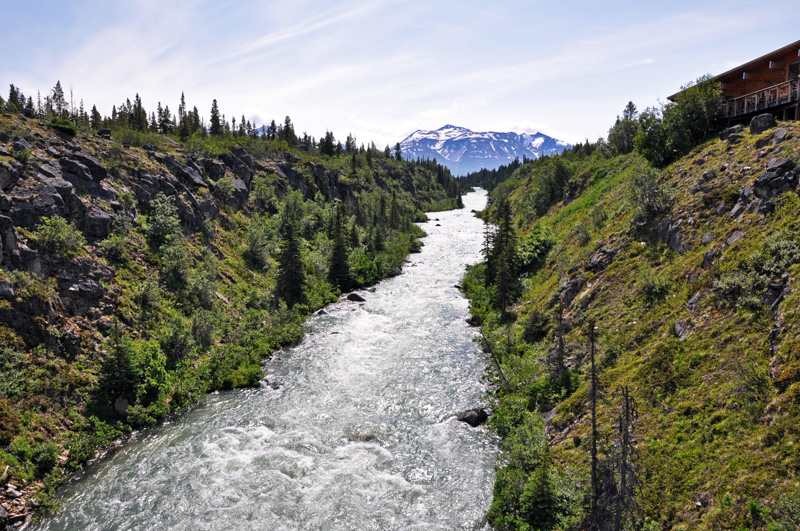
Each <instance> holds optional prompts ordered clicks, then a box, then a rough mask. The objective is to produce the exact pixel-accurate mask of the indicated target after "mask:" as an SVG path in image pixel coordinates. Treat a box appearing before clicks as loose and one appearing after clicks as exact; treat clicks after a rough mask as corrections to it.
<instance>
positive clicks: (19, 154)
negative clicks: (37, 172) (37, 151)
mask: <svg viewBox="0 0 800 531" xmlns="http://www.w3.org/2000/svg"><path fill="white" fill-rule="evenodd" d="M31 156H32V151H31V150H30V149H20V150H17V151H14V155H13V157H14V159H15V160H16V161H17V162H19V163H20V164H22V165H23V166H27V165H28V162H30V160H31Z"/></svg>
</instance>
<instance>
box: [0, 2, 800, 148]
mask: <svg viewBox="0 0 800 531" xmlns="http://www.w3.org/2000/svg"><path fill="white" fill-rule="evenodd" d="M41 3H46V4H48V5H49V6H50V8H49V9H44V10H39V12H38V13H37V14H36V15H35V16H34V15H33V14H32V13H30V12H31V11H33V10H36V9H37V6H36V5H34V4H37V2H31V3H23V2H18V3H14V4H13V5H12V7H10V12H9V15H10V16H12V17H13V18H14V19H15V20H21V21H22V22H21V24H22V27H21V28H17V29H15V30H12V31H11V32H7V33H6V36H5V37H4V36H0V43H2V39H9V40H11V39H17V40H19V39H24V38H25V35H27V34H28V33H31V34H33V33H32V32H35V34H36V35H37V38H36V39H31V40H30V42H25V43H24V45H25V46H24V49H25V51H26V53H25V54H24V56H23V57H20V55H21V54H10V56H9V58H8V60H6V61H4V64H3V65H0V82H5V83H6V84H8V83H15V84H17V85H18V86H20V88H22V89H23V91H24V92H25V93H26V94H33V95H35V94H36V91H37V90H41V91H42V93H46V92H47V91H48V90H49V89H50V88H51V87H52V86H53V85H54V84H55V81H56V79H59V80H60V81H61V82H62V84H63V85H65V86H68V87H73V86H74V89H75V95H76V97H78V98H83V99H84V101H85V103H86V104H87V106H89V107H91V105H92V104H95V103H96V104H97V106H98V109H99V110H100V112H101V113H104V114H110V111H111V105H113V104H119V103H121V102H122V101H124V100H125V98H133V96H134V94H136V93H139V94H140V95H141V97H142V99H143V101H144V103H145V107H146V108H147V109H148V110H153V109H154V108H155V107H156V104H157V102H162V103H163V104H167V105H170V107H172V108H173V110H174V108H175V107H177V103H178V100H179V98H180V94H181V92H185V94H186V98H187V103H188V104H189V106H190V107H191V106H193V105H196V106H197V107H198V109H199V110H200V112H201V114H204V115H207V114H208V109H209V108H210V104H211V100H212V99H217V100H218V101H219V104H220V108H221V110H222V112H224V113H227V114H228V116H229V117H230V116H237V117H238V116H240V115H241V114H245V116H246V117H247V118H248V119H251V120H253V121H256V122H258V123H259V124H260V123H264V122H268V121H269V120H271V119H273V118H274V119H275V120H276V121H282V119H283V117H284V116H286V115H289V116H291V117H292V119H293V121H294V123H295V125H296V127H297V128H298V129H299V130H300V131H307V132H308V133H309V134H312V135H313V136H316V137H319V136H320V135H322V134H324V133H325V131H327V130H330V131H333V132H334V134H335V135H336V136H337V137H342V138H343V137H344V136H346V135H347V134H348V133H353V134H355V135H356V137H357V138H358V139H359V142H365V143H366V142H369V141H370V140H373V141H375V143H376V144H377V145H379V146H383V145H386V144H394V142H396V141H399V140H401V139H402V138H404V137H405V136H406V135H407V134H410V133H411V132H413V131H414V130H416V129H434V128H438V127H441V126H442V125H444V124H445V123H453V124H456V125H462V126H465V127H469V128H471V129H476V130H502V129H504V128H513V130H520V131H527V132H531V131H533V130H535V129H540V130H542V131H543V132H545V133H547V134H550V135H553V136H556V137H557V138H561V139H564V140H568V141H571V142H575V141H580V140H582V139H583V138H596V137H598V136H601V135H604V134H605V132H606V131H607V130H608V127H609V126H610V125H611V123H613V120H614V117H615V116H616V115H617V114H618V113H619V112H620V111H621V109H622V108H623V107H624V105H625V103H626V102H627V101H628V100H633V101H634V102H635V103H636V104H637V105H638V106H639V108H643V107H645V106H648V105H654V104H657V101H658V99H659V98H662V99H663V96H664V95H668V94H671V93H672V92H674V91H675V90H676V89H677V88H678V87H679V86H680V85H681V84H683V83H685V82H686V81H688V80H690V79H694V78H696V77H698V76H699V75H702V74H705V73H707V72H720V71H724V70H725V69H727V68H728V67H729V66H730V65H735V64H737V62H739V61H745V60H748V59H751V58H753V57H757V56H759V55H761V54H763V53H765V52H767V51H769V50H770V49H773V48H775V47H778V46H782V45H784V44H787V43H789V42H792V41H794V40H797V38H798V36H797V34H796V33H795V30H794V28H793V25H792V24H791V20H794V19H796V17H793V16H791V14H792V13H795V12H798V11H799V10H800V8H798V7H797V6H795V5H794V3H790V2H789V1H788V0H775V1H774V2H773V5H772V7H773V8H774V9H777V10H778V11H781V12H784V13H786V16H785V17H782V19H781V20H777V21H776V20H775V18H774V17H773V16H772V15H770V14H768V13H764V10H763V9H762V7H759V6H753V5H751V3H749V2H745V1H743V0H726V1H725V2H723V1H722V0H712V1H710V2H705V3H702V4H703V5H699V4H701V3H697V2H693V1H689V0H676V1H675V2H672V3H670V4H669V5H664V6H661V7H658V8H656V7H654V6H650V5H649V4H644V3H632V2H620V3H612V4H603V5H602V6H601V5H598V4H597V3H594V2H588V1H576V2H575V3H573V4H570V7H569V9H565V8H564V6H563V5H560V4H559V5H554V3H552V2H545V1H542V0H532V1H524V0H504V1H500V2H497V3H494V4H491V5H488V4H486V3H485V2H479V1H477V0H446V1H442V2H428V1H427V0H373V1H372V2H369V3H364V2H357V1H355V0H339V1H333V2H328V3H325V4H324V5H322V6H321V5H320V3H318V2H317V3H312V2H308V1H306V0H297V1H295V2H292V3H288V4H287V3H286V2H275V1H266V2H255V1H246V2H245V1H235V2H234V1H227V2H220V1H210V0H209V1H205V2H197V1H188V0H186V1H176V2H168V3H165V2H159V1H156V0H146V1H142V2H136V3H135V4H134V3H115V2H100V1H99V0H75V1H74V2H67V3H59V2H52V1H50V2H45V1H43V2H41ZM39 7H40V6H39ZM48 13H50V14H49V15H48ZM48 17H50V18H48ZM26 26H29V27H26ZM766 28H769V30H770V31H769V32H768V33H767V34H765V33H764V31H760V30H764V29H766ZM63 35H67V36H68V37H69V38H58V37H59V36H63ZM5 44H11V46H10V47H11V48H12V49H13V48H15V47H16V48H19V49H22V48H21V47H20V45H19V44H17V43H15V42H14V43H5ZM8 48H9V47H8V46H7V47H6V49H8Z"/></svg>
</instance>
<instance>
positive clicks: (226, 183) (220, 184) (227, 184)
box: [214, 177, 236, 203]
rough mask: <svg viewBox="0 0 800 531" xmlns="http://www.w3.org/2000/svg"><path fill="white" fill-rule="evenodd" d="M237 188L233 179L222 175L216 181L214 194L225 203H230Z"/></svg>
mask: <svg viewBox="0 0 800 531" xmlns="http://www.w3.org/2000/svg"><path fill="white" fill-rule="evenodd" d="M234 193H236V188H234V187H233V179H231V178H230V177H222V178H220V179H219V180H217V182H216V183H214V195H215V196H217V198H219V200H220V201H222V202H223V203H230V201H231V199H233V194H234Z"/></svg>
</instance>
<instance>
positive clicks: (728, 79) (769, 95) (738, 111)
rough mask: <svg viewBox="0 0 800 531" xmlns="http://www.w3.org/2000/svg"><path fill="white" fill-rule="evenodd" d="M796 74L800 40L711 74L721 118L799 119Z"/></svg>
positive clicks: (799, 65) (797, 72) (672, 99)
mask: <svg viewBox="0 0 800 531" xmlns="http://www.w3.org/2000/svg"><path fill="white" fill-rule="evenodd" d="M798 74H800V41H797V42H794V43H792V44H789V45H788V46H784V47H783V48H779V49H777V50H775V51H773V52H770V53H768V54H766V55H763V56H761V57H759V58H758V59H753V60H752V61H750V62H748V63H745V64H743V65H740V66H737V67H736V68H733V69H731V70H728V71H727V72H725V73H724V74H719V75H717V76H714V77H713V78H712V80H713V81H715V82H719V84H720V88H721V89H722V108H721V109H720V114H721V115H720V118H722V119H723V120H726V121H728V122H740V121H746V120H749V119H750V118H752V117H753V116H754V115H756V114H763V113H765V112H769V113H772V114H774V115H775V117H776V118H778V119H779V120H800V107H799V106H798V102H799V99H798V96H800V93H799V91H798V88H799V87H798V83H800V80H799V79H798ZM678 94H680V92H679V93H678ZM675 96H677V94H674V95H672V96H670V97H669V98H668V99H669V100H670V101H675V100H674V98H675Z"/></svg>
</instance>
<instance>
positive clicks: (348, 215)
mask: <svg viewBox="0 0 800 531" xmlns="http://www.w3.org/2000/svg"><path fill="white" fill-rule="evenodd" d="M57 88H58V87H57ZM10 100H11V104H10V106H9V107H8V108H9V110H12V111H20V110H22V109H24V108H25V105H27V103H25V102H28V101H29V98H28V99H26V98H24V97H23V96H21V93H20V92H19V91H18V89H16V88H15V87H13V86H12V98H10ZM20 102H23V103H22V107H20ZM6 105H7V106H8V105H9V104H8V103H6ZM214 106H215V107H216V102H215V105H214ZM40 111H41V112H40ZM217 112H218V109H217ZM167 113H168V109H167V108H164V109H160V110H159V116H155V115H154V120H150V119H149V117H148V115H147V113H145V112H144V109H143V107H142V103H141V100H140V99H139V98H138V96H137V98H135V99H134V102H133V103H130V102H127V103H126V104H125V105H122V106H120V107H119V108H116V107H115V109H114V113H113V114H112V116H110V117H100V116H99V113H97V112H96V109H92V112H90V113H86V115H85V116H84V115H81V114H78V115H75V116H72V115H70V113H69V112H68V110H67V108H66V107H64V106H63V105H62V104H61V103H60V100H59V94H58V90H56V89H54V91H53V93H51V94H50V95H49V96H48V98H46V101H45V105H44V106H43V108H42V109H41V110H37V109H35V108H34V109H33V111H31V112H30V113H28V114H32V115H33V118H30V117H28V118H24V117H22V116H20V115H13V116H11V117H10V118H9V117H0V131H3V132H6V133H9V136H11V137H13V136H20V137H23V138H27V139H29V141H30V142H31V143H32V144H33V147H34V149H33V152H34V155H33V156H34V157H38V159H37V162H36V163H37V164H39V163H48V162H49V163H51V164H54V165H55V166H57V165H58V164H57V162H52V161H49V159H48V157H50V156H51V155H50V154H49V153H48V152H47V151H46V150H45V149H44V147H45V146H56V147H55V148H53V149H58V146H61V145H63V136H61V135H63V134H64V133H68V134H69V132H70V131H69V130H71V128H75V130H76V131H77V134H75V136H74V138H72V139H71V140H70V142H72V143H73V144H75V145H77V146H79V147H80V148H81V153H83V154H84V155H85V156H87V157H93V158H94V159H96V160H97V161H98V163H99V164H100V165H102V166H103V167H104V168H106V169H107V171H108V176H107V177H104V179H103V183H102V184H103V190H102V191H101V194H100V195H98V196H94V195H93V193H94V192H92V191H88V192H87V191H84V190H81V191H80V201H81V202H82V203H83V204H84V205H92V208H95V209H101V208H102V209H103V210H104V211H106V212H108V213H109V215H110V216H111V217H112V218H113V219H111V221H110V226H109V228H108V234H107V235H106V236H103V237H96V236H90V235H89V234H88V233H86V234H84V232H82V231H83V230H85V227H86V226H87V225H86V224H85V220H84V224H81V222H78V223H74V222H73V221H70V220H68V219H66V218H65V217H61V216H57V215H53V216H44V217H42V218H41V219H40V220H39V221H38V222H37V223H36V224H35V226H32V227H30V228H29V229H17V231H16V234H17V238H18V243H19V244H20V245H23V244H24V245H26V246H27V247H28V248H29V249H31V252H34V251H35V252H36V253H38V254H37V259H38V260H39V262H38V264H39V265H40V266H41V268H42V270H44V271H47V272H48V273H47V275H48V276H42V275H40V274H38V273H36V272H35V271H22V270H18V269H15V268H14V267H8V268H3V269H0V286H3V289H4V290H5V291H4V292H3V297H2V298H0V473H3V480H2V481H4V482H5V481H10V482H13V483H14V484H15V485H17V486H19V487H20V488H24V489H26V496H29V495H30V493H31V492H35V493H36V499H37V500H38V501H36V502H32V503H38V504H44V505H47V504H49V503H50V502H51V501H52V499H51V497H52V495H53V492H54V490H53V489H54V487H55V486H56V485H57V484H59V483H60V482H61V481H63V480H64V479H65V478H66V477H67V476H68V474H69V473H71V472H72V471H74V470H76V469H78V468H80V467H81V466H83V465H84V464H85V463H86V462H87V461H88V460H90V459H92V458H93V457H94V456H95V455H96V453H97V452H98V450H102V449H103V448H104V447H107V446H109V445H111V444H112V443H113V442H114V441H115V440H118V439H120V438H121V437H124V436H125V434H127V433H129V432H130V431H131V430H133V429H138V428H141V427H145V426H148V425H151V424H153V423H155V422H158V421H159V420H160V419H163V418H164V417H165V416H167V415H169V414H171V413H173V412H176V411H180V410H181V409H183V408H185V407H187V406H189V405H191V404H193V403H195V402H197V401H198V400H201V399H202V397H203V396H204V395H205V394H206V393H208V392H210V391H213V390H219V389H234V388H239V387H249V386H258V385H259V381H260V379H261V378H262V371H261V364H262V363H263V361H264V360H265V359H268V358H269V357H270V356H271V354H272V353H273V352H275V351H276V350H278V349H280V348H283V347H285V346H288V345H292V344H295V343H297V342H298V341H300V340H301V338H302V337H303V333H304V329H303V323H304V321H305V319H306V318H307V317H308V316H309V315H310V314H311V313H312V312H314V311H316V310H317V309H319V308H321V307H322V306H324V305H325V304H327V303H330V302H333V301H336V300H337V299H338V296H339V295H340V293H342V292H343V291H347V290H351V289H356V288H360V287H366V286H369V285H371V284H373V283H375V282H377V281H378V280H380V279H382V278H385V277H387V276H391V275H395V274H397V273H398V272H399V271H400V268H401V266H402V263H403V260H404V259H405V257H406V256H407V255H408V253H409V252H410V251H411V250H412V249H418V248H419V242H418V241H417V239H418V238H420V237H422V236H424V233H423V232H422V230H421V229H420V228H419V227H418V226H417V225H415V224H414V221H418V220H421V219H424V217H425V216H424V214H423V212H424V211H426V210H430V209H436V208H447V207H452V206H455V205H456V204H457V203H458V202H459V201H460V197H459V195H460V188H459V186H458V185H457V184H456V182H455V181H454V180H453V178H452V177H451V176H450V174H449V172H448V171H447V170H446V169H444V168H443V167H441V166H439V165H438V164H436V163H435V162H421V163H412V162H405V161H402V160H397V158H396V157H395V156H394V155H393V154H389V155H387V154H386V153H385V152H384V151H382V150H378V149H376V148H375V146H374V145H371V146H369V147H364V146H362V147H360V148H359V147H357V146H356V145H355V140H354V139H353V138H352V137H349V138H348V143H347V146H346V147H345V148H342V146H341V144H340V143H338V142H336V141H335V138H334V137H333V135H332V134H329V135H328V136H329V140H330V141H331V142H332V145H333V147H332V148H331V150H330V151H329V152H328V153H323V152H321V151H320V149H319V147H318V146H317V145H316V144H315V143H314V141H313V139H311V138H310V137H308V136H307V135H305V136H304V137H298V136H297V135H295V134H294V131H293V126H292V124H291V121H290V120H289V119H288V117H287V119H286V121H285V122H284V124H283V126H281V127H278V126H274V123H273V126H274V127H270V128H268V130H267V131H266V134H265V135H264V136H261V135H260V133H257V132H255V130H254V128H253V127H252V125H251V124H249V123H248V122H247V121H246V120H244V121H243V122H244V123H242V122H239V124H240V126H241V127H239V128H233V127H232V125H231V124H224V123H222V122H220V123H219V124H215V123H214V120H220V116H217V117H216V118H214V116H212V124H211V125H212V127H214V126H215V125H218V126H219V127H221V130H219V129H215V130H214V134H211V133H210V131H206V130H205V129H204V128H203V127H201V124H200V121H199V120H196V117H197V113H196V109H195V110H194V111H189V110H187V109H186V108H185V103H184V102H183V101H182V105H181V110H180V112H179V113H178V116H177V117H173V116H171V115H170V116H167ZM143 120H144V121H143ZM64 121H66V123H63V122H64ZM143 124H144V125H143ZM53 128H55V130H54V129H53ZM103 128H108V129H110V131H111V132H110V137H109V134H108V132H105V131H100V132H99V134H94V132H95V131H99V130H100V129H103ZM34 134H37V135H39V136H34ZM232 150H234V151H235V153H237V156H238V157H242V159H241V160H246V161H248V162H250V163H251V165H250V168H252V177H251V180H250V182H249V184H248V185H247V190H246V192H245V193H244V195H243V192H242V188H241V184H236V186H239V188H236V187H235V186H234V185H235V179H238V183H242V182H243V181H242V180H241V179H240V178H239V177H238V175H236V174H234V172H233V171H232V169H231V166H226V163H225V160H227V157H229V156H231V153H232ZM28 156H29V157H31V154H30V153H28ZM162 157H163V158H162ZM205 157H208V158H209V159H210V162H208V164H212V163H213V164H214V165H216V166H215V167H217V168H222V170H219V171H220V172H221V174H218V175H216V176H215V178H214V179H212V178H211V175H209V174H208V172H207V171H206V170H205V169H204V168H205V167H204V168H201V170H202V171H201V172H200V173H201V177H202V179H203V183H205V186H199V185H193V188H192V195H191V197H190V195H189V193H188V190H187V189H185V188H180V189H178V190H177V191H172V192H171V193H165V192H164V191H163V190H161V191H158V192H156V191H153V192H152V193H150V192H149V191H148V192H147V193H143V192H142V190H141V189H137V187H139V186H141V187H146V186H151V185H149V184H148V183H147V181H146V180H140V178H139V176H140V175H141V174H143V173H144V174H147V175H157V176H159V179H163V178H164V177H163V176H165V175H167V174H169V173H170V171H171V169H170V166H169V165H168V164H166V163H165V162H163V161H176V163H179V164H181V165H189V164H190V163H192V161H196V160H201V159H203V158H205ZM31 159H33V157H31ZM209 167H210V166H209ZM25 171H27V170H25ZM31 171H33V169H31ZM284 172H285V173H284ZM287 174H288V175H289V176H288V177H287ZM32 176H33V173H30V174H28V173H24V174H21V176H20V178H19V183H25V182H26V181H25V180H26V179H28V178H29V177H30V178H31V179H32ZM31 182H33V181H32V180H31ZM174 187H175V186H173V188H174ZM134 192H136V193H135V194H134ZM11 195H13V194H11ZM109 197H111V198H112V199H109ZM137 198H138V199H137ZM76 199H77V196H76ZM201 206H202V209H201ZM203 209H205V210H203ZM199 212H209V213H210V214H208V215H203V216H202V217H198V213H199ZM106 219H107V218H106ZM31 269H32V270H34V269H35V268H34V267H33V266H31ZM4 471H5V472H4Z"/></svg>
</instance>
